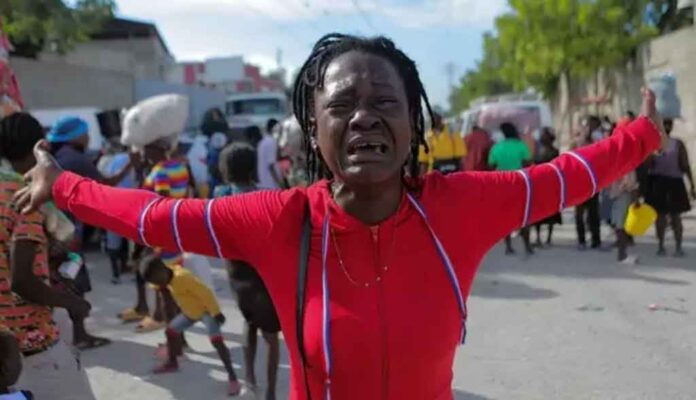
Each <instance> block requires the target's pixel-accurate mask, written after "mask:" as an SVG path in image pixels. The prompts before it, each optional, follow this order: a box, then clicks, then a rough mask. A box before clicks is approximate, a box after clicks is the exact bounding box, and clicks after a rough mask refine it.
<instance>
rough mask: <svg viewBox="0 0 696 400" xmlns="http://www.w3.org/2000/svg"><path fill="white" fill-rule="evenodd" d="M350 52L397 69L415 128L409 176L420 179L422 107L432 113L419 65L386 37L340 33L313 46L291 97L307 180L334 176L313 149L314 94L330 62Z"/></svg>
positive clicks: (423, 120) (423, 132)
mask: <svg viewBox="0 0 696 400" xmlns="http://www.w3.org/2000/svg"><path fill="white" fill-rule="evenodd" d="M349 51H361V52H364V53H368V54H372V55H376V56H380V57H383V58H385V59H386V60H387V61H389V62H390V63H391V64H392V65H393V66H394V68H396V72H397V73H398V74H399V77H400V78H401V80H402V81H403V83H404V88H405V89H406V98H407V102H408V110H409V114H410V118H411V124H412V126H413V127H414V129H415V137H414V138H412V140H411V156H410V159H409V161H408V173H409V174H410V175H411V176H412V177H417V176H418V172H419V165H418V150H419V148H420V146H421V145H422V146H424V147H425V148H426V150H427V148H428V147H427V143H426V141H425V119H424V116H423V105H425V109H426V111H427V112H428V116H429V117H430V118H431V119H432V115H433V112H432V109H431V107H430V102H429V101H428V96H427V94H426V93H425V89H424V88H423V83H422V82H421V80H420V76H419V74H418V69H417V68H416V63H415V62H414V61H413V60H411V59H410V58H409V57H408V56H407V55H406V54H405V53H404V52H403V51H401V50H400V49H398V48H397V47H396V46H395V45H394V42H392V41H391V40H390V39H387V38H386V37H383V36H378V37H373V38H364V37H358V36H353V35H345V34H341V33H330V34H328V35H325V36H324V37H322V38H321V39H319V41H317V43H316V44H315V45H314V48H313V49H312V53H311V54H310V55H309V58H308V59H307V61H306V62H305V63H304V65H302V68H300V71H299V73H298V74H297V78H296V80H295V85H294V88H293V94H292V105H293V111H294V113H295V117H296V118H297V121H298V122H299V124H300V127H302V132H303V139H304V147H305V153H306V155H307V175H308V176H307V178H308V179H309V181H310V182H312V181H314V180H316V179H323V178H331V177H332V176H331V172H330V171H329V170H328V168H327V167H326V164H325V163H324V161H323V160H322V158H321V154H320V153H319V151H318V150H317V149H315V148H314V147H313V146H312V140H311V138H312V135H313V134H314V133H315V132H313V130H314V129H315V127H314V126H313V123H312V117H314V91H315V90H317V89H322V88H323V85H324V76H325V74H326V68H327V67H328V65H329V63H331V61H332V60H333V59H335V58H336V57H338V56H340V55H342V54H344V53H347V52H349Z"/></svg>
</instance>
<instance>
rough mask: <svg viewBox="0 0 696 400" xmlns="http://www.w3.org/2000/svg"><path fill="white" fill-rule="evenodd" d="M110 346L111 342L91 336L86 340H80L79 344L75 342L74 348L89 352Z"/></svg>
mask: <svg viewBox="0 0 696 400" xmlns="http://www.w3.org/2000/svg"><path fill="white" fill-rule="evenodd" d="M109 344H111V340H109V339H107V338H100V337H96V336H91V337H89V338H87V339H86V340H81V341H79V342H75V343H74V345H75V347H76V348H77V349H78V350H80V351H83V350H91V349H96V348H99V347H103V346H106V345H109Z"/></svg>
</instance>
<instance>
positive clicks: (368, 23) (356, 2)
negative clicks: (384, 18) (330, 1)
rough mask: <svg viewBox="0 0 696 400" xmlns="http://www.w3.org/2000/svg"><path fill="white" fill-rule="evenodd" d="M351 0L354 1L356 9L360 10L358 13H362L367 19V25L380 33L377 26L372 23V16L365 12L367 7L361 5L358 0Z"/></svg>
mask: <svg viewBox="0 0 696 400" xmlns="http://www.w3.org/2000/svg"><path fill="white" fill-rule="evenodd" d="M351 2H352V3H353V7H355V10H356V11H357V12H358V14H360V16H361V17H362V19H363V20H364V21H365V24H366V25H367V27H368V28H370V29H372V30H373V31H375V32H377V33H379V31H378V30H377V28H375V26H374V25H373V24H372V18H370V15H369V14H368V13H367V12H365V9H363V8H362V6H360V3H358V0H351Z"/></svg>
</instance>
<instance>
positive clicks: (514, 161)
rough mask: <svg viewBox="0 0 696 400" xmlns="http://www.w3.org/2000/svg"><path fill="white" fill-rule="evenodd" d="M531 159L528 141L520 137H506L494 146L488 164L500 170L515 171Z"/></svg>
mask: <svg viewBox="0 0 696 400" xmlns="http://www.w3.org/2000/svg"><path fill="white" fill-rule="evenodd" d="M531 159H532V157H531V154H529V147H527V144H526V143H524V142H523V141H522V140H520V139H505V140H502V141H500V142H498V143H496V144H495V145H494V146H493V148H492V149H491V152H490V154H489V155H488V164H489V165H491V166H492V167H495V169H497V170H498V171H514V170H517V169H520V168H522V167H523V166H524V163H525V161H530V160H531Z"/></svg>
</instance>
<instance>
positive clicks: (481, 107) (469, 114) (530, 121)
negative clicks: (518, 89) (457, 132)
mask: <svg viewBox="0 0 696 400" xmlns="http://www.w3.org/2000/svg"><path fill="white" fill-rule="evenodd" d="M460 117H461V119H462V133H463V134H467V133H469V132H471V130H472V128H473V127H474V126H478V127H480V128H483V129H485V130H486V131H488V132H489V133H490V134H491V135H492V138H493V140H495V141H496V142H497V141H498V140H500V139H502V133H501V132H500V125H501V124H502V123H503V122H511V123H513V124H514V125H515V126H516V127H517V129H518V130H519V131H520V134H522V133H524V132H526V131H527V130H530V131H532V132H533V135H534V138H535V139H537V140H538V139H539V134H540V131H541V128H543V127H545V126H552V124H553V119H552V115H551V108H550V107H549V104H548V103H547V102H545V101H543V100H542V99H540V98H539V97H538V96H537V95H533V94H512V95H501V96H496V97H486V98H481V99H478V100H475V101H474V102H473V103H472V104H471V106H470V107H469V109H467V110H466V111H463V112H462V113H461V115H460Z"/></svg>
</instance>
